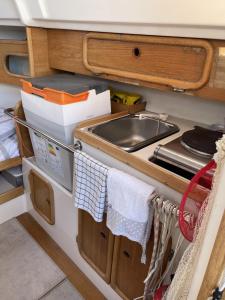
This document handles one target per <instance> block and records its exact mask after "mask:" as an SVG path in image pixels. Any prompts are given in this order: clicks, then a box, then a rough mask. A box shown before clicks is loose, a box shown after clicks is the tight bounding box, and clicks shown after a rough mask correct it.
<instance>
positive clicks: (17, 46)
mask: <svg viewBox="0 0 225 300" xmlns="http://www.w3.org/2000/svg"><path fill="white" fill-rule="evenodd" d="M8 55H16V56H27V55H28V49H27V41H17V40H0V82H4V83H9V84H16V85H19V84H20V79H21V78H27V76H26V75H19V74H13V73H10V72H9V70H8V69H7V67H6V57H7V56H8Z"/></svg>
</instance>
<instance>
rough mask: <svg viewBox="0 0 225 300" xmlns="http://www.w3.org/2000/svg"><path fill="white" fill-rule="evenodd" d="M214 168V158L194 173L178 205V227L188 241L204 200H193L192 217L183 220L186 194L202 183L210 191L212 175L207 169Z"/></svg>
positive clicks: (191, 236) (191, 237)
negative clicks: (188, 219) (191, 218)
mask: <svg viewBox="0 0 225 300" xmlns="http://www.w3.org/2000/svg"><path fill="white" fill-rule="evenodd" d="M215 168H216V162H215V161H214V160H211V161H210V162H209V163H208V164H207V165H206V166H205V167H203V168H202V169H201V170H200V171H199V172H198V173H196V174H195V176H194V177H193V178H192V179H191V181H190V183H189V185H188V188H187V190H186V191H185V193H184V194H183V197H182V200H181V203H180V207H179V227H180V230H181V232H182V234H183V236H184V237H185V238H186V239H187V240H188V241H190V242H192V241H193V234H194V229H195V224H196V221H197V218H198V213H199V210H200V208H201V206H202V204H203V202H204V201H203V202H202V203H200V202H195V205H196V207H195V208H196V210H195V213H194V218H193V220H192V222H187V221H186V220H185V214H186V212H187V210H185V207H186V204H187V201H188V195H189V194H190V192H192V190H193V189H194V187H195V186H196V185H197V184H199V185H203V186H204V187H206V188H207V189H209V191H210V189H211V184H212V176H210V175H209V174H208V171H209V170H212V169H215Z"/></svg>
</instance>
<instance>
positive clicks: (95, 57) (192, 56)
mask: <svg viewBox="0 0 225 300" xmlns="http://www.w3.org/2000/svg"><path fill="white" fill-rule="evenodd" d="M212 58H213V48H212V46H211V45H210V43H208V42H207V41H204V40H200V39H199V40H194V39H183V38H168V37H153V36H134V35H133V36H132V35H119V34H104V33H89V34H87V35H85V37H84V41H83V60H84V65H85V67H86V68H87V69H88V70H90V71H92V72H93V73H96V74H109V75H115V76H120V77H124V78H131V79H139V80H142V81H146V82H151V83H156V84H163V85H168V86H170V87H172V88H179V89H184V90H185V89H188V90H190V89H198V88H200V87H202V86H203V85H204V84H206V82H207V81H208V78H209V74H210V70H211V66H212Z"/></svg>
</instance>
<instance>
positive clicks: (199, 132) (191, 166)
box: [152, 126, 223, 174]
mask: <svg viewBox="0 0 225 300" xmlns="http://www.w3.org/2000/svg"><path fill="white" fill-rule="evenodd" d="M222 135H223V132H222V131H219V130H212V129H209V128H204V127H200V126H195V127H194V128H193V129H192V130H189V131H186V132H184V133H183V135H182V136H181V137H179V138H177V139H175V140H173V141H172V142H170V143H168V144H166V145H159V146H158V147H157V148H156V149H155V152H154V156H153V159H152V161H153V162H155V163H157V164H158V165H161V166H162V165H163V167H166V168H168V169H173V170H176V171H178V173H180V172H179V170H181V171H186V172H188V173H189V174H195V173H197V172H198V171H199V170H200V169H201V168H203V167H204V166H205V165H206V164H207V163H208V162H209V161H210V160H211V159H212V157H213V154H214V153H215V152H216V141H217V140H218V139H220V138H221V137H222ZM171 166H172V168H171ZM181 174H184V173H182V172H181Z"/></svg>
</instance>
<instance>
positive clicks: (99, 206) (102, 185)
mask: <svg viewBox="0 0 225 300" xmlns="http://www.w3.org/2000/svg"><path fill="white" fill-rule="evenodd" d="M107 175H108V167H106V166H105V165H104V164H102V163H100V162H99V161H97V160H95V159H94V158H92V157H90V156H89V155H87V154H85V153H84V152H81V151H75V152H74V188H73V197H74V201H75V207H77V208H80V209H83V210H85V211H87V212H88V213H89V214H90V215H91V216H92V217H93V218H94V220H95V221H96V222H102V220H103V213H104V211H105V207H106V195H107V192H106V190H107Z"/></svg>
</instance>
